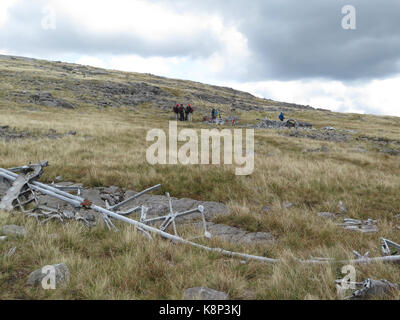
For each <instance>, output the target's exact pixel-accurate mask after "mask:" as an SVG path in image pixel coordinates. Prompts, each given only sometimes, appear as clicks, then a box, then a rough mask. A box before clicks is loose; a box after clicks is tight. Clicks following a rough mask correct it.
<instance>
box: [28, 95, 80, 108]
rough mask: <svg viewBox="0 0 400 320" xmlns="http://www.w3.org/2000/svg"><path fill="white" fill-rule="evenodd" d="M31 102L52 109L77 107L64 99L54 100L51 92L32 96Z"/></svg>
mask: <svg viewBox="0 0 400 320" xmlns="http://www.w3.org/2000/svg"><path fill="white" fill-rule="evenodd" d="M30 99H31V102H32V103H36V104H39V105H41V106H45V107H50V108H55V107H57V108H64V109H75V106H74V105H73V104H72V103H69V102H68V101H65V100H63V99H58V98H54V97H53V95H52V94H51V93H49V92H41V93H38V94H33V95H31V96H30Z"/></svg>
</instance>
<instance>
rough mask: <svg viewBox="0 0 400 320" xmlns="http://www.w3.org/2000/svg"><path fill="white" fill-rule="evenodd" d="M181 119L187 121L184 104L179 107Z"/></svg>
mask: <svg viewBox="0 0 400 320" xmlns="http://www.w3.org/2000/svg"><path fill="white" fill-rule="evenodd" d="M179 115H180V117H179V120H180V121H185V108H184V107H183V104H181V105H180V107H179Z"/></svg>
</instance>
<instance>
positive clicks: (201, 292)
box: [183, 287, 229, 300]
mask: <svg viewBox="0 0 400 320" xmlns="http://www.w3.org/2000/svg"><path fill="white" fill-rule="evenodd" d="M183 299H184V300H228V299H229V296H228V294H226V293H225V292H221V291H216V290H213V289H210V288H205V287H197V288H190V289H186V290H185V291H184V292H183Z"/></svg>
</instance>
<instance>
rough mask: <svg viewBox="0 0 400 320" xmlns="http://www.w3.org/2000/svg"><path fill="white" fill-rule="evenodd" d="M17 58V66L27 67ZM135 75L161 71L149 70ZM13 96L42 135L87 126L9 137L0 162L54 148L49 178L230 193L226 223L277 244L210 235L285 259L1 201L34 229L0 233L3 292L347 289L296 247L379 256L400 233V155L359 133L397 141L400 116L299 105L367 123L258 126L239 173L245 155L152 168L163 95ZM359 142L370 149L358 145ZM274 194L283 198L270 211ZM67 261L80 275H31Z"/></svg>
mask: <svg viewBox="0 0 400 320" xmlns="http://www.w3.org/2000/svg"><path fill="white" fill-rule="evenodd" d="M29 65H30V64H29V63H27V66H29ZM11 69H12V68H11ZM11 69H10V70H9V71H10V72H11V71H13V72H17V71H18V70H17V69H18V68H14V69H15V70H11ZM20 71H21V70H19V71H18V72H20ZM44 73H45V71H43V73H42V74H41V75H40V77H43V76H44ZM38 76H39V75H38ZM74 77H79V75H74ZM109 77H115V78H117V79H120V80H123V79H125V76H123V75H121V74H119V73H117V72H114V71H110V75H109V76H100V77H97V79H103V78H104V80H105V79H109ZM127 77H128V78H129V79H130V78H131V77H136V78H135V79H136V80H137V81H145V80H146V81H150V80H149V77H148V76H146V75H139V74H128V75H127ZM159 81H166V82H167V80H165V79H164V80H162V79H161V80H160V79H159ZM171 81H172V82H169V83H168V84H167V83H166V84H165V87H167V88H172V89H174V88H177V89H176V91H174V92H175V93H176V94H180V85H181V84H182V83H181V82H179V81H175V80H171ZM184 85H185V86H186V87H190V86H195V87H196V86H200V84H193V83H184ZM1 86H2V88H3V89H4V88H5V91H2V92H9V91H11V90H12V85H11V84H9V83H4V82H2V83H1ZM185 90H186V89H185ZM215 90H217V89H215ZM7 97H8V96H7V95H4V94H3V95H0V112H1V118H0V125H9V126H10V127H15V128H16V129H17V130H20V131H23V130H28V131H30V132H33V133H35V134H37V135H41V134H45V133H47V132H48V131H49V130H50V129H55V130H57V132H60V133H64V132H68V131H71V130H75V131H77V135H76V136H69V137H65V138H63V139H58V140H50V139H27V140H17V141H15V142H7V143H6V142H5V141H3V140H0V167H5V168H7V167H14V166H18V165H25V164H27V163H29V162H37V161H39V160H49V162H50V167H48V168H47V169H46V170H45V173H44V175H43V177H42V181H45V182H51V181H53V180H54V178H55V177H56V176H59V175H62V176H63V177H64V180H66V181H75V182H81V183H83V184H84V185H85V186H86V187H90V186H92V187H94V186H110V185H117V186H119V187H122V188H126V189H135V190H141V189H144V188H146V187H149V186H153V185H155V184H158V183H162V184H163V189H162V190H161V191H160V192H165V191H168V192H170V193H171V195H172V196H174V197H180V198H181V197H190V198H194V199H199V200H207V201H219V202H224V203H226V204H227V205H228V207H229V209H230V214H229V215H228V216H225V217H219V218H217V219H216V220H215V221H214V222H217V223H224V224H228V225H231V226H235V227H239V228H242V229H245V230H247V231H249V232H257V231H260V232H271V233H272V234H273V235H274V236H275V238H276V239H277V242H276V243H275V244H271V245H265V246H257V245H238V244H231V243H224V242H222V241H220V240H218V239H213V240H211V242H205V240H201V241H203V243H207V244H208V245H212V246H219V247H224V248H226V249H228V250H229V249H230V250H235V251H242V252H248V253H252V254H258V255H265V256H268V257H274V258H281V259H282V260H281V262H280V263H278V264H276V265H265V264H261V263H256V262H250V263H248V264H242V263H241V262H240V261H239V260H237V259H229V258H226V257H222V256H220V255H218V254H215V253H208V252H203V251H200V250H199V249H195V248H191V247H186V246H181V245H174V244H172V243H170V242H168V241H165V240H162V239H155V240H154V241H152V242H149V241H148V240H146V238H145V237H143V236H142V235H141V234H140V233H137V232H136V231H135V230H133V229H132V228H131V227H129V226H124V225H118V227H119V228H120V230H121V232H119V233H116V234H115V233H112V232H107V231H106V230H105V229H104V228H103V227H102V226H98V227H96V228H94V229H92V230H88V229H86V228H84V227H83V226H81V225H80V224H78V223H69V224H65V225H60V224H57V223H49V224H47V225H44V226H41V225H37V224H36V223H35V221H34V220H33V219H26V218H24V217H21V215H20V214H16V215H14V216H10V215H8V214H5V213H0V226H3V225H5V224H11V223H15V224H19V225H24V226H25V227H26V228H27V229H28V231H29V236H28V237H26V238H25V239H9V240H8V241H6V242H0V299H16V298H18V299H181V298H182V291H183V290H184V289H186V288H189V287H194V286H208V287H211V288H213V289H216V290H222V291H226V292H227V293H228V294H229V295H230V297H231V298H233V299H336V298H337V296H336V288H335V284H334V280H335V279H340V278H342V277H343V276H344V275H342V274H341V272H340V270H341V266H340V265H326V266H305V265H299V264H298V263H297V262H295V259H294V258H304V259H307V258H309V257H310V255H312V256H314V257H331V258H338V259H345V258H348V257H352V250H357V251H359V252H361V253H365V252H367V251H370V255H371V256H376V255H380V254H381V253H380V248H379V238H380V237H386V238H389V239H391V240H393V241H396V242H400V237H399V230H398V229H396V226H397V225H400V221H398V220H396V219H395V218H394V216H395V215H396V214H400V193H399V190H400V161H399V159H400V158H399V157H394V156H389V155H386V154H382V153H379V152H378V151H379V150H378V148H379V147H380V145H377V144H376V143H375V142H371V141H363V140H361V141H357V140H355V137H357V136H369V137H374V136H378V137H385V138H387V139H391V140H399V137H400V121H399V119H398V118H395V117H376V116H369V115H366V116H360V115H355V114H336V113H332V112H322V111H312V112H310V111H293V112H288V113H287V116H288V117H293V118H296V119H298V120H301V121H307V122H311V123H313V125H314V126H315V127H316V128H322V127H325V126H334V127H336V128H338V129H352V130H357V132H358V133H357V134H355V135H354V136H353V137H352V138H351V139H350V140H349V141H348V142H342V143H334V142H323V141H315V140H310V139H306V138H294V137H285V136H282V135H281V134H280V133H281V132H280V131H277V130H256V140H255V151H256V159H255V171H254V173H253V174H252V175H251V176H249V177H238V176H235V175H234V169H235V168H234V167H233V166H224V165H219V166H212V165H208V166H204V165H198V166H182V165H175V166H169V165H168V166H150V165H149V164H148V163H147V162H146V157H145V154H146V148H147V147H148V146H149V145H150V143H147V142H146V141H145V138H146V133H147V131H148V130H149V129H153V128H162V129H164V130H165V131H166V132H167V131H168V121H167V120H169V119H170V118H171V117H172V116H173V115H172V112H171V113H168V112H164V111H160V110H159V109H158V108H155V107H153V106H151V105H142V106H140V107H138V108H136V109H135V111H131V110H130V109H129V108H123V107H122V108H118V109H102V110H96V108H94V107H93V106H91V105H82V106H79V108H78V109H77V110H61V109H51V108H45V107H37V106H35V108H36V111H32V110H29V109H27V108H26V106H25V105H20V104H18V103H14V102H12V101H10V100H9V98H7ZM196 103H198V106H199V108H200V111H201V112H204V113H207V114H208V112H209V108H210V107H211V105H207V104H203V103H202V102H201V101H197V102H196ZM193 104H194V103H193ZM221 107H222V108H221V109H222V110H224V109H223V108H224V106H221ZM226 112H228V110H226ZM238 113H239V116H240V117H241V118H242V122H244V123H255V122H257V120H256V119H257V118H264V116H265V114H264V115H263V114H262V113H259V112H248V113H245V112H242V113H241V112H238ZM267 114H268V116H269V117H270V118H271V117H275V116H277V115H275V114H274V112H272V111H271V112H268V111H267ZM201 118H202V115H201V114H200V112H197V113H196V114H195V119H194V123H192V124H179V127H180V128H184V127H187V128H195V129H197V130H200V129H201V128H209V127H208V126H207V125H204V124H202V123H200V122H199V120H201ZM323 145H325V146H327V147H328V148H329V152H328V153H318V152H315V153H311V152H303V151H304V150H305V149H316V148H320V147H321V146H323ZM354 147H362V148H364V149H366V150H367V152H365V153H354V152H350V151H349V150H350V149H351V148H354ZM339 200H342V201H343V202H344V203H345V204H346V206H347V207H348V213H347V214H346V215H344V214H339V211H338V202H339ZM283 201H290V202H291V203H293V204H294V207H293V208H291V209H282V208H281V203H282V202H283ZM265 205H268V206H269V207H270V208H271V210H270V211H268V212H264V211H263V210H262V207H263V206H265ZM325 211H327V212H333V213H337V214H338V218H337V221H336V222H340V219H342V218H344V217H351V218H355V219H367V218H373V219H376V220H379V224H378V225H379V230H380V231H379V233H378V234H359V233H354V232H351V231H345V230H343V229H341V228H340V227H338V226H336V225H335V223H334V222H331V221H327V220H326V219H323V218H320V217H318V215H317V214H318V212H325ZM183 232H184V234H185V235H187V236H188V237H189V236H190V235H191V234H193V232H194V231H193V230H191V229H190V228H187V229H184V230H183ZM52 234H58V235H59V237H58V238H54V237H52V236H51V235H52ZM13 246H17V252H16V254H15V255H14V256H13V257H7V256H6V254H5V253H7V252H8V250H9V249H10V248H11V247H13ZM60 262H64V263H66V264H67V265H68V267H69V268H70V270H71V283H70V284H69V286H68V287H65V288H60V289H58V290H56V291H44V290H42V289H39V288H29V287H27V286H26V285H25V281H26V277H27V275H28V274H29V273H30V272H31V271H33V270H35V269H37V268H40V267H42V266H44V265H47V264H53V263H60ZM356 269H357V281H362V280H364V279H365V278H373V279H387V280H389V281H392V282H395V283H399V282H400V273H399V266H398V265H395V264H374V265H368V266H357V268H356ZM392 298H397V299H398V298H399V296H398V294H397V296H394V297H392Z"/></svg>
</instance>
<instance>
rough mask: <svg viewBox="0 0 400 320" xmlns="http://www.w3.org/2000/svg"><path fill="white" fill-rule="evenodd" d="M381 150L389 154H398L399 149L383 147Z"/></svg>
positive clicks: (399, 153)
mask: <svg viewBox="0 0 400 320" xmlns="http://www.w3.org/2000/svg"><path fill="white" fill-rule="evenodd" d="M381 152H382V153H386V154H389V155H391V156H400V151H399V150H396V149H389V148H385V149H382V150H381Z"/></svg>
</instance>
